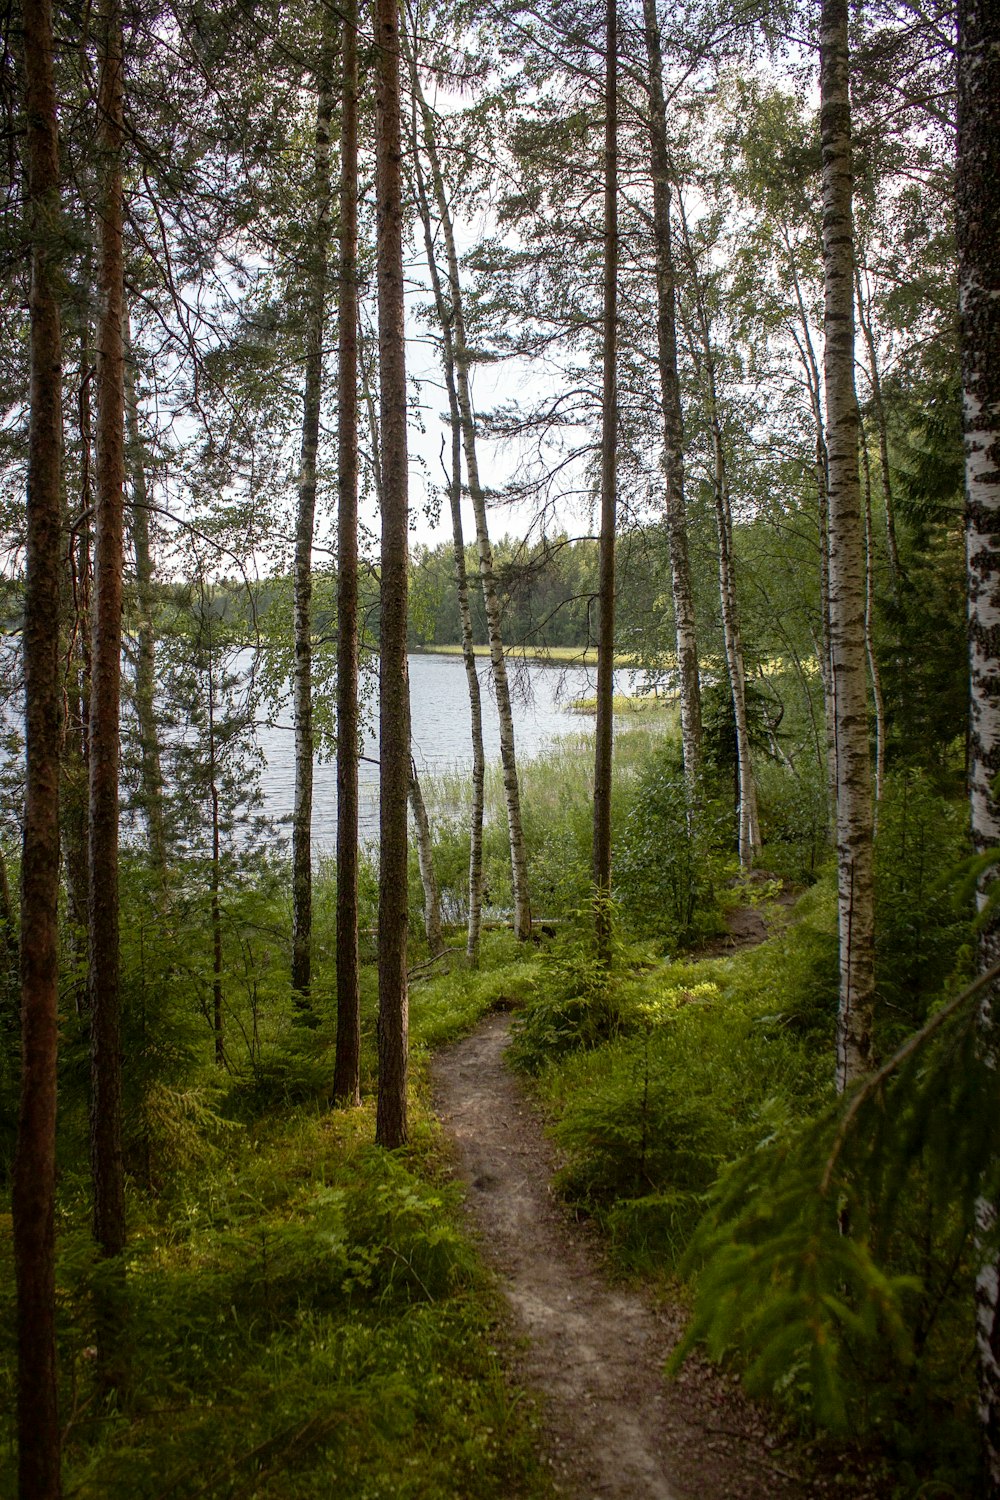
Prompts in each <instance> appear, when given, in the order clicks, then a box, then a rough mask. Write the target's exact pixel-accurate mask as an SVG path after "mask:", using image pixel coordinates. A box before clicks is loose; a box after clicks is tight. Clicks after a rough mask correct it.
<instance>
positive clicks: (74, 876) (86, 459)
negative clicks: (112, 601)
mask: <svg viewBox="0 0 1000 1500" xmlns="http://www.w3.org/2000/svg"><path fill="white" fill-rule="evenodd" d="M88 229H89V225H88ZM84 283H85V285H86V287H87V299H86V304H85V306H84V307H83V309H82V310H81V320H80V390H79V395H78V399H77V406H78V412H79V432H80V491H79V515H78V516H76V517H71V521H75V530H73V529H71V531H70V535H69V544H68V547H67V573H68V590H67V591H68V596H69V597H68V599H67V606H66V612H67V616H68V620H69V643H68V648H67V672H66V678H67V691H66V718H67V723H66V728H65V734H64V740H63V773H62V785H61V802H62V828H63V860H64V865H65V870H66V906H67V914H68V917H69V927H70V944H71V948H72V952H73V960H74V967H75V970H76V976H77V977H76V982H75V984H74V986H73V1002H74V1006H75V1008H76V1013H77V1015H83V1013H84V1011H85V1010H86V1009H87V978H86V964H87V948H88V938H87V930H88V927H89V915H88V912H87V821H88V819H87V785H88V779H89V764H90V756H89V752H88V746H87V736H88V728H89V726H88V720H89V717H90V641H89V636H88V632H89V629H90V582H91V557H90V510H91V505H92V502H93V494H92V490H91V476H90V456H91V443H92V436H93V434H92V430H91V419H90V385H91V379H92V376H93V365H92V352H91V347H90V306H89V303H90V297H89V291H90V276H89V256H88V257H87V259H86V262H85V268H84Z"/></svg>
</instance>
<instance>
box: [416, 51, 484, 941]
mask: <svg viewBox="0 0 1000 1500" xmlns="http://www.w3.org/2000/svg"><path fill="white" fill-rule="evenodd" d="M409 61H410V75H411V80H412V78H413V75H414V73H415V71H416V70H415V66H414V60H413V54H412V53H411V54H410V59H409ZM418 82H419V80H418ZM413 98H414V110H415V108H416V89H415V88H414V90H413ZM412 140H413V167H414V179H415V184H416V189H417V208H418V212H419V214H420V221H421V225H422V227H423V232H424V253H425V256H426V259H427V269H428V272H429V274H430V278H431V289H432V291H433V293H434V306H435V309H436V311H437V315H438V321H439V322H440V324H441V363H442V365H443V367H444V381H445V389H446V390H447V393H448V415H449V422H450V427H451V469H450V473H449V477H448V504H449V509H450V511H451V535H452V550H453V555H454V558H455V589H456V592H457V595H458V612H459V618H460V620H461V622H462V660H463V662H464V664H465V679H466V683H467V685H468V690H469V718H470V723H471V734H472V807H471V811H470V818H469V923H468V932H467V937H466V947H465V952H466V957H467V958H468V960H469V963H470V965H475V964H476V963H477V962H478V959H479V940H480V932H481V927H482V914H483V816H484V811H485V804H486V752H485V749H484V747H483V705H482V693H481V691H480V687H479V672H478V670H477V668H476V652H475V645H474V639H473V632H472V610H471V609H470V607H469V577H468V572H467V570H466V566H465V535H464V532H463V527H462V414H461V411H460V408H459V404H458V389H457V386H456V383H455V342H454V318H453V315H452V310H451V305H450V304H449V302H448V299H447V297H446V296H445V294H444V288H443V286H442V284H441V273H440V271H439V269H438V263H437V254H436V252H435V249H434V234H433V230H432V227H431V214H430V204H429V202H428V198H427V186H426V182H425V179H424V172H423V166H422V164H421V161H420V152H419V149H418V138H417V125H416V119H415V118H414V121H413V128H412Z"/></svg>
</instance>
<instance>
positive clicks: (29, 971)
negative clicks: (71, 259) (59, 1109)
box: [12, 0, 62, 1500]
mask: <svg viewBox="0 0 1000 1500" xmlns="http://www.w3.org/2000/svg"><path fill="white" fill-rule="evenodd" d="M24 53H25V83H26V87H25V116H26V121H27V134H26V157H27V169H28V182H27V203H26V215H27V218H28V234H29V237H30V243H31V292H30V303H29V311H30V326H31V353H30V360H31V366H30V368H31V418H30V431H29V451H28V497H27V499H28V503H27V523H28V534H27V566H26V572H25V595H24V627H23V635H22V646H23V652H24V686H25V740H26V766H25V772H26V786H25V801H24V842H23V851H22V860H21V1093H20V1106H19V1113H18V1123H17V1150H16V1155H15V1159H14V1185H13V1205H12V1206H13V1215H14V1273H15V1277H16V1281H17V1359H18V1385H17V1436H18V1476H19V1478H18V1483H19V1493H20V1495H21V1496H23V1497H25V1500H28V1497H30V1500H58V1496H59V1494H60V1477H59V1443H60V1438H59V1419H58V1409H57V1365H56V1329H55V1313H56V1307H55V1181H56V1054H57V1046H58V981H59V930H58V900H59V752H60V735H61V717H62V694H61V684H60V681H59V614H58V611H57V610H55V609H53V600H55V599H58V597H59V589H60V579H61V571H62V493H61V483H62V409H61V400H62V343H61V330H60V319H59V293H58V287H59V282H60V277H61V259H62V245H61V211H60V201H59V137H58V127H57V123H56V94H55V82H54V77H53V67H52V53H53V43H52V10H51V5H50V4H49V0H38V3H37V4H33V5H29V6H27V7H25V10H24Z"/></svg>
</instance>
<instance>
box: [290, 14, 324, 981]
mask: <svg viewBox="0 0 1000 1500" xmlns="http://www.w3.org/2000/svg"><path fill="white" fill-rule="evenodd" d="M321 10H322V16H323V20H322V37H321V41H320V59H319V68H318V70H317V71H318V77H317V101H316V134H315V144H314V156H313V208H314V211H315V222H314V224H313V226H312V233H311V235H310V243H309V253H308V260H307V264H306V280H307V286H308V290H307V294H306V328H305V336H306V359H305V393H304V398H303V407H302V446H301V453H300V460H299V505H298V514H297V517H296V525H295V630H294V633H295V665H294V668H293V673H292V696H293V718H294V724H295V800H294V808H293V813H292V989H293V991H294V992H295V994H296V995H297V996H298V997H299V998H298V1002H297V1003H298V1005H299V1007H300V1008H303V1009H306V1010H308V1009H309V986H310V980H311V973H312V963H311V958H312V803H313V691H312V545H313V530H314V526H315V517H316V459H317V454H318V451H319V409H320V400H321V398H322V393H323V335H324V332H325V329H326V292H327V261H328V257H329V245H330V121H331V119H332V117H333V21H332V11H331V8H330V7H329V6H328V5H326V4H324V5H323V6H322V7H321Z"/></svg>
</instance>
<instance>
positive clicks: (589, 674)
mask: <svg viewBox="0 0 1000 1500" xmlns="http://www.w3.org/2000/svg"><path fill="white" fill-rule="evenodd" d="M477 665H478V669H479V682H480V686H481V688H482V697H483V739H484V744H485V750H486V759H487V763H488V764H489V763H492V762H499V760H500V721H499V719H498V716H497V709H496V702H495V699H494V697H493V691H492V682H491V679H490V664H489V660H488V659H487V658H484V657H481V658H479V659H478V663H477ZM409 666H410V715H411V741H412V745H413V755H414V759H415V760H416V763H417V771H418V773H419V774H420V775H421V777H422V778H423V777H431V776H436V775H440V774H441V773H442V772H445V771H458V772H467V771H470V770H471V768H472V741H471V730H470V727H469V693H468V687H467V684H466V679H465V664H464V662H463V661H462V658H461V657H460V656H435V655H423V654H417V653H414V654H411V656H410V658H409ZM595 671H596V669H595V668H594V667H564V666H550V665H547V664H545V663H542V662H516V663H514V662H509V663H508V672H509V673H510V680H511V693H512V697H513V699H514V740H515V744H516V747H517V753H518V757H519V758H520V759H522V760H530V759H531V758H532V757H533V756H536V755H538V754H539V753H540V752H542V751H543V750H545V749H546V748H547V747H548V746H549V745H551V744H552V742H553V740H555V739H558V737H559V736H560V735H565V734H572V733H579V732H580V731H581V730H582V731H584V732H589V733H590V734H593V729H594V721H593V718H591V717H588V716H586V715H581V714H574V713H572V712H571V711H570V710H569V708H568V705H569V704H570V702H571V701H572V700H573V699H575V698H592V697H593V696H594V693H595ZM632 676H633V674H631V673H628V672H623V673H620V674H619V680H618V681H617V682H616V691H619V692H628V691H629V690H630V685H631V678H632ZM260 744H261V748H262V749H263V751H264V755H265V758H266V767H265V770H264V774H263V779H262V784H263V791H264V806H265V811H266V812H267V813H268V814H269V816H270V817H272V818H273V819H274V820H275V821H276V822H277V823H278V824H279V825H283V826H285V827H286V828H287V827H288V826H289V824H290V820H291V813H292V802H293V793H294V784H295V765H294V757H293V736H292V720H291V710H290V709H288V710H286V713H285V715H284V716H283V718H282V719H281V721H280V722H279V723H278V724H276V725H275V726H274V727H273V728H266V729H262V730H261V731H260ZM363 754H364V756H365V757H366V759H365V760H363V761H362V763H361V772H360V779H361V788H360V792H361V834H362V837H363V838H366V839H373V838H375V837H376V836H377V833H378V765H377V760H378V730H377V727H375V728H373V729H370V730H369V732H368V734H367V735H366V738H365V744H364V749H363ZM336 842H337V770H336V766H335V765H334V764H333V763H328V764H318V765H317V766H316V768H315V772H314V776H313V849H314V852H315V853H316V854H332V853H333V851H334V849H335V848H336Z"/></svg>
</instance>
